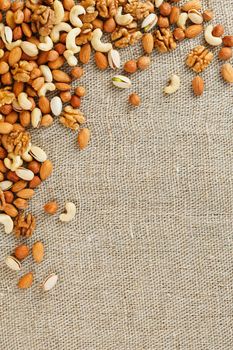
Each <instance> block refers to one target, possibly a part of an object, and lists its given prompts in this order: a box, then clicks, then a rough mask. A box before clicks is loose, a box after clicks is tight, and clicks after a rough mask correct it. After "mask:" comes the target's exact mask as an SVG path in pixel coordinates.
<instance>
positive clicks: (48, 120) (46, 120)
mask: <svg viewBox="0 0 233 350" xmlns="http://www.w3.org/2000/svg"><path fill="white" fill-rule="evenodd" d="M52 124H53V117H52V116H51V115H50V114H45V115H43V117H42V118H41V122H40V125H41V126H44V127H46V128H47V127H48V126H50V125H52Z"/></svg>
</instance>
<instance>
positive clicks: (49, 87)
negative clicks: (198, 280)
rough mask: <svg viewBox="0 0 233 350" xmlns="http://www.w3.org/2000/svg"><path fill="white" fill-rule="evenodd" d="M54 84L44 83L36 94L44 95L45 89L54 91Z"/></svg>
mask: <svg viewBox="0 0 233 350" xmlns="http://www.w3.org/2000/svg"><path fill="white" fill-rule="evenodd" d="M55 89H56V86H55V85H54V84H53V83H45V84H44V85H42V87H41V88H40V90H39V91H38V96H39V97H40V96H45V95H46V93H47V91H54V90H55Z"/></svg>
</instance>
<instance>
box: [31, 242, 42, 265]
mask: <svg viewBox="0 0 233 350" xmlns="http://www.w3.org/2000/svg"><path fill="white" fill-rule="evenodd" d="M32 256H33V259H34V261H35V262H37V263H38V264H39V263H41V261H42V260H43V258H44V245H43V243H42V242H39V241H38V242H36V243H34V244H33V246H32Z"/></svg>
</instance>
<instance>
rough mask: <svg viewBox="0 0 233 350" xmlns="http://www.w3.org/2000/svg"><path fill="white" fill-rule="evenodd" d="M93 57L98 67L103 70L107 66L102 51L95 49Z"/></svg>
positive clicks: (106, 60)
mask: <svg viewBox="0 0 233 350" xmlns="http://www.w3.org/2000/svg"><path fill="white" fill-rule="evenodd" d="M94 58H95V64H96V66H97V67H98V68H99V69H101V70H104V69H106V68H108V59H107V57H106V56H105V55H104V54H103V53H102V52H98V51H97V52H96V53H95V55H94Z"/></svg>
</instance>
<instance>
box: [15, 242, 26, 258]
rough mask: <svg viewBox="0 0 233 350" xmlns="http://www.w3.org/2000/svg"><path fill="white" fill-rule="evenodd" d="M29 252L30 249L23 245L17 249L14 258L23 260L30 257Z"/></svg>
mask: <svg viewBox="0 0 233 350" xmlns="http://www.w3.org/2000/svg"><path fill="white" fill-rule="evenodd" d="M29 251H30V249H29V247H28V246H27V245H25V244H22V245H19V246H18V247H16V248H15V250H14V256H15V257H16V258H17V259H18V260H23V259H25V258H26V257H27V256H28V255H29Z"/></svg>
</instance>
